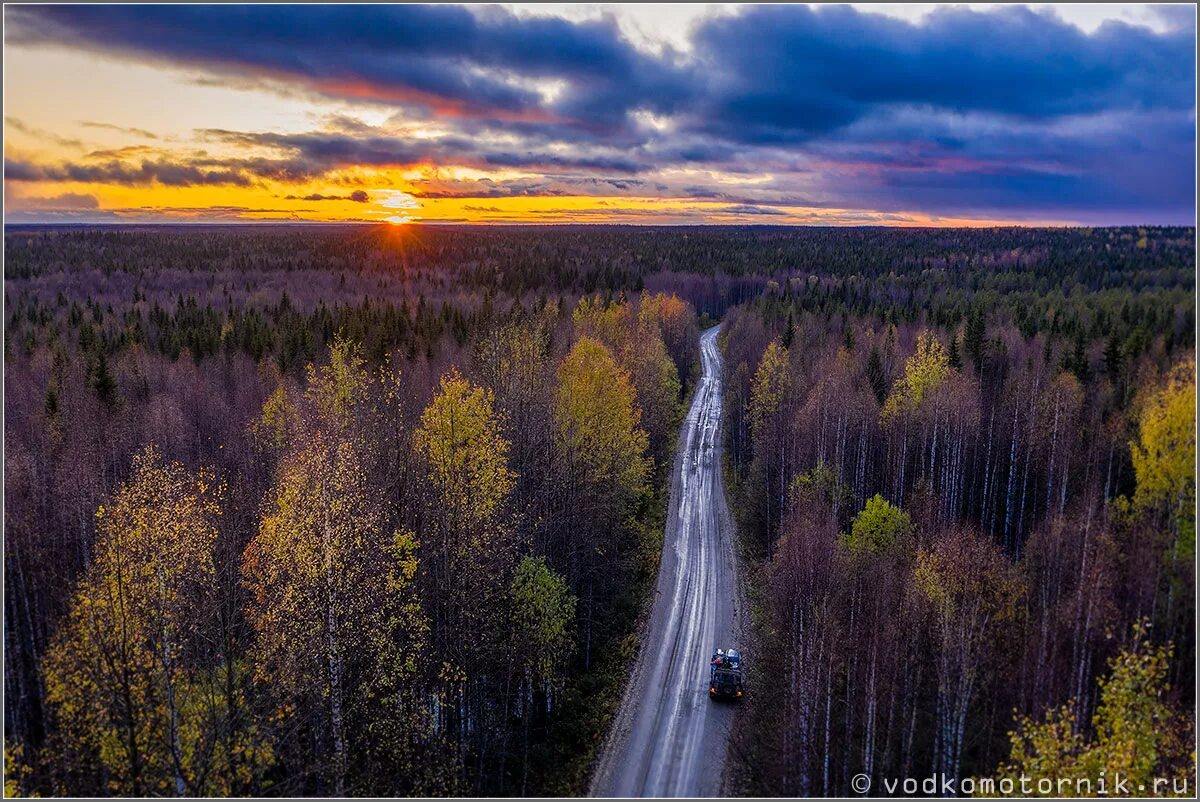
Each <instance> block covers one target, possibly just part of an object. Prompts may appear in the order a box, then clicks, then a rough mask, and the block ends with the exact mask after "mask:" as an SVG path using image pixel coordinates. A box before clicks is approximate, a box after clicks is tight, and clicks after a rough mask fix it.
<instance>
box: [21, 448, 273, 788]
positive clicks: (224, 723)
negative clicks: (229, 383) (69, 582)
mask: <svg viewBox="0 0 1200 802" xmlns="http://www.w3.org/2000/svg"><path fill="white" fill-rule="evenodd" d="M222 492H223V491H222V488H221V486H220V485H219V484H218V483H217V482H216V480H215V479H214V477H213V476H212V475H211V474H210V473H208V472H207V471H201V472H200V473H192V472H190V471H188V470H187V469H186V468H184V467H183V466H182V465H180V464H179V463H166V462H164V461H163V459H162V457H161V456H160V454H159V452H158V450H157V449H156V448H155V447H154V446H147V447H146V448H145V449H144V450H143V451H141V452H140V453H139V454H138V455H137V456H136V457H135V458H134V462H133V470H132V473H131V475H130V477H129V479H128V481H126V482H125V484H123V485H122V486H121V487H120V489H119V490H118V491H117V492H116V493H115V494H114V495H113V497H112V499H111V500H110V501H109V503H107V504H105V505H103V506H102V507H100V509H99V510H98V511H97V513H96V517H97V538H96V545H95V551H94V555H93V560H92V563H91V565H90V566H89V567H88V570H87V573H86V574H85V575H84V577H83V580H82V581H81V582H80V584H79V587H78V588H77V589H76V591H75V595H74V597H73V599H72V602H71V608H70V611H69V612H68V613H67V617H66V620H65V621H64V622H63V624H62V626H61V627H60V629H59V631H58V633H57V634H56V636H55V638H54V641H53V643H52V644H51V646H50V648H49V649H48V650H47V652H46V655H45V657H44V660H43V664H42V671H43V676H44V678H45V682H46V700H47V702H48V704H49V706H50V713H51V716H52V717H53V719H54V721H55V722H56V724H57V727H56V731H55V736H54V740H53V741H52V743H51V744H50V745H49V747H48V748H49V749H51V750H52V752H53V753H54V758H53V760H52V761H51V763H52V764H53V765H55V766H56V767H57V768H58V769H59V770H62V771H64V772H67V773H68V774H74V775H75V777H76V779H78V776H79V775H84V776H87V775H89V774H91V775H93V776H95V777H97V778H101V777H102V778H105V779H106V781H107V787H108V790H109V791H110V792H111V793H113V794H116V795H132V796H150V795H159V794H161V795H184V794H187V795H200V796H202V795H222V794H232V793H239V792H242V793H244V792H245V788H246V784H248V783H249V781H250V780H251V779H252V778H253V777H254V776H255V775H256V774H257V773H258V772H260V771H261V769H262V768H263V766H264V765H265V764H267V763H268V762H269V761H270V759H271V752H270V749H269V748H268V747H267V746H266V745H265V743H264V742H263V740H262V739H260V738H259V737H258V735H257V733H256V731H255V729H254V728H253V727H240V728H235V727H232V726H230V723H231V719H233V718H234V717H235V716H237V708H239V707H241V705H242V704H243V702H244V700H243V698H242V693H241V687H242V682H241V679H240V677H236V676H230V675H231V673H232V674H237V673H238V665H237V664H236V663H235V662H233V660H232V658H231V656H230V655H227V654H223V653H221V652H220V651H219V647H218V646H215V645H214V644H217V643H220V642H222V639H221V638H220V637H217V635H218V628H219V621H218V617H219V612H218V600H217V580H216V572H215V568H214V563H213V548H214V544H215V542H216V539H217V536H218V530H217V527H218V524H219V521H220V500H221V496H222ZM72 787H78V785H77V784H76V783H72V784H69V785H66V786H64V787H63V790H64V791H66V790H69V789H70V788H72Z"/></svg>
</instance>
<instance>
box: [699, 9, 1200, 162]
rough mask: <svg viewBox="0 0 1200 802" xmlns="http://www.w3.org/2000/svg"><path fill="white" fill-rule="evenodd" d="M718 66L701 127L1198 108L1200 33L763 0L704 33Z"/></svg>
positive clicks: (751, 131) (777, 130) (729, 135)
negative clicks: (904, 109) (919, 17)
mask: <svg viewBox="0 0 1200 802" xmlns="http://www.w3.org/2000/svg"><path fill="white" fill-rule="evenodd" d="M694 42H695V47H696V53H697V61H698V64H697V67H696V72H697V74H705V75H708V76H710V79H709V80H708V81H707V82H706V87H705V91H704V92H703V93H702V99H701V100H700V101H699V102H698V105H697V107H695V108H694V109H693V110H692V113H693V115H694V116H693V118H692V119H691V121H690V123H691V126H692V127H693V128H695V129H697V130H701V131H706V132H710V133H714V134H716V135H718V136H720V137H722V138H725V139H730V140H735V141H743V142H746V141H749V142H759V143H779V142H783V143H788V142H795V141H799V140H804V139H807V138H810V137H813V136H817V135H821V134H825V133H828V132H830V131H833V130H836V129H838V128H841V127H842V126H845V125H848V124H850V123H852V122H854V121H856V120H859V119H862V118H864V117H867V116H869V115H870V114H872V113H874V112H875V111H877V110H878V109H879V108H881V107H886V106H897V105H904V106H915V107H926V108H930V109H940V110H946V111H952V112H956V113H971V112H975V113H988V114H998V115H1008V116H1013V117H1019V118H1027V119H1050V118H1056V117H1063V116H1067V115H1080V114H1095V113H1100V112H1106V111H1114V110H1129V109H1187V108H1192V106H1193V101H1194V92H1195V80H1194V72H1195V61H1194V48H1195V39H1194V36H1193V34H1192V33H1191V32H1190V31H1186V30H1178V31H1172V32H1168V33H1164V34H1155V33H1153V32H1151V31H1150V30H1148V29H1146V28H1138V27H1132V26H1128V25H1123V24H1121V23H1116V22H1107V23H1105V24H1103V25H1102V26H1101V27H1100V28H1099V29H1098V30H1097V31H1096V32H1095V33H1092V34H1086V33H1084V32H1083V31H1081V30H1080V29H1078V28H1076V27H1075V26H1073V25H1070V24H1068V23H1065V22H1062V21H1061V20H1058V19H1056V18H1054V17H1052V16H1048V15H1046V14H1039V13H1035V12H1033V11H1030V10H1029V9H1026V8H1022V7H1008V8H1000V9H995V10H992V11H988V12H977V11H971V10H967V9H962V8H942V9H938V10H936V11H934V12H933V13H931V14H930V15H929V16H928V17H927V19H926V20H925V21H924V22H923V23H922V24H913V23H910V22H906V21H903V20H897V19H892V18H889V17H885V16H882V15H878V14H864V13H861V12H858V11H856V10H854V9H852V8H849V7H823V8H820V9H810V8H808V7H805V6H786V7H785V6H758V7H754V8H750V9H747V10H746V11H745V12H744V13H742V14H739V15H735V16H730V17H720V18H714V19H710V20H708V21H706V22H705V23H704V24H702V25H701V26H700V27H699V28H698V29H697V30H696V32H695V35H694Z"/></svg>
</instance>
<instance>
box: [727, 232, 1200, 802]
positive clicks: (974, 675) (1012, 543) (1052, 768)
mask: <svg viewBox="0 0 1200 802" xmlns="http://www.w3.org/2000/svg"><path fill="white" fill-rule="evenodd" d="M1160 233H1161V232H1147V233H1146V235H1145V237H1144V238H1141V237H1140V235H1139V239H1138V240H1136V241H1134V242H1133V249H1129V254H1128V255H1127V258H1129V259H1130V261H1129V262H1128V263H1127V264H1128V270H1127V271H1124V270H1121V269H1115V270H1112V271H1101V270H1098V269H1096V270H1092V271H1091V272H1090V275H1092V276H1093V278H1094V279H1095V282H1096V283H1095V284H1092V285H1090V286H1089V284H1088V283H1086V281H1084V280H1083V277H1084V276H1086V275H1088V274H1089V271H1087V270H1085V269H1083V268H1078V269H1070V268H1069V269H1067V270H1065V271H1063V272H1056V271H1055V268H1054V267H1053V266H1052V264H1053V260H1050V262H1049V263H1048V262H1045V261H1043V262H1040V263H1037V262H1035V263H1034V265H1035V267H1034V269H1035V270H1037V271H1045V272H1044V273H1043V275H1042V280H1041V283H1040V286H1038V285H1034V284H1024V283H1020V282H1013V283H1012V285H1011V287H1012V291H1011V292H1006V291H1005V290H1004V289H1003V286H1004V284H1005V282H1003V281H999V280H989V277H988V275H987V273H986V272H983V273H981V274H975V275H974V276H973V277H972V278H971V282H972V283H977V284H979V285H990V286H989V287H988V289H986V290H984V291H981V292H977V293H975V294H974V295H973V296H972V295H970V294H963V293H961V283H960V282H954V281H947V282H946V286H945V290H944V292H942V293H941V294H940V295H939V294H938V293H937V292H936V291H935V292H934V293H933V294H932V295H926V296H925V297H926V299H927V300H926V302H925V303H924V305H923V306H920V307H919V308H918V310H917V313H916V314H913V313H912V307H911V306H910V305H909V303H908V302H907V301H902V302H899V303H896V304H894V305H889V304H888V303H887V301H886V300H881V288H880V286H879V282H875V283H874V284H870V283H860V282H859V281H858V280H856V279H855V278H853V277H850V278H847V277H846V276H844V275H837V274H832V275H830V274H813V275H802V276H796V277H793V278H791V279H790V280H787V281H785V282H782V283H778V282H777V283H773V284H772V285H771V286H770V287H769V288H768V290H767V292H766V293H765V294H764V295H763V296H762V297H761V298H760V299H759V300H758V301H756V302H755V303H753V304H749V305H747V306H745V307H743V308H739V309H736V310H734V311H733V312H732V313H731V314H730V315H729V316H728V317H727V319H726V328H725V330H724V331H723V333H722V338H723V342H724V346H725V349H726V352H727V361H726V370H727V374H728V375H727V379H728V382H729V384H728V388H727V395H726V404H727V410H726V420H727V436H728V446H729V455H730V469H731V471H732V474H733V477H734V483H733V484H734V486H735V487H736V488H737V492H736V495H737V506H738V508H739V509H740V511H741V513H742V514H741V523H742V535H743V538H744V545H745V549H746V554H747V558H748V559H747V563H748V564H749V566H750V569H749V571H750V575H751V578H750V586H751V592H752V594H753V595H754V602H755V605H754V606H755V616H756V618H755V623H754V634H755V652H754V653H755V655H756V656H757V658H758V660H757V662H756V663H754V666H755V674H754V690H755V693H754V694H752V695H751V697H750V701H749V705H748V709H747V710H746V711H745V714H744V716H743V719H744V722H743V723H744V726H743V727H741V728H739V736H738V737H737V739H736V752H737V754H738V756H739V758H740V761H739V764H740V765H739V769H740V771H739V774H740V776H739V781H740V782H741V783H742V788H743V790H746V791H749V792H753V793H756V794H768V795H773V794H781V795H787V796H792V795H801V796H803V795H813V794H817V795H835V796H836V795H846V794H849V793H851V792H852V790H851V789H852V786H851V778H852V777H853V776H854V775H856V774H859V773H865V774H866V775H868V776H869V777H871V778H872V780H873V788H874V789H883V788H885V785H884V784H883V783H884V780H885V779H893V780H894V779H903V778H906V777H908V778H917V779H918V780H920V779H922V778H926V777H931V776H937V777H942V776H945V777H949V778H951V779H952V780H953V781H954V783H955V784H954V785H953V786H952V787H954V788H957V789H958V791H959V792H962V793H967V794H971V793H978V792H979V789H980V786H978V785H972V784H971V782H972V781H970V780H969V781H968V784H966V785H959V784H958V783H960V782H961V781H962V780H964V779H965V778H991V779H993V780H999V779H1001V778H1008V779H1010V780H1013V779H1018V778H1019V777H1020V776H1021V775H1022V774H1023V775H1025V776H1027V777H1033V778H1062V777H1065V778H1090V781H1091V783H1092V785H1091V786H1081V787H1080V788H1079V789H1076V787H1075V786H1071V787H1070V789H1069V790H1068V791H1066V792H1065V794H1064V792H1063V789H1062V788H1060V787H1057V786H1056V787H1054V788H1053V789H1052V790H1053V793H1047V789H1046V788H1042V789H1041V792H1040V793H1041V795H1045V796H1062V795H1066V796H1072V795H1074V794H1075V793H1076V791H1077V790H1079V791H1081V792H1083V793H1084V795H1095V794H1096V793H1098V792H1099V785H1098V782H1099V780H1100V778H1101V776H1107V777H1108V778H1109V780H1110V782H1111V779H1112V778H1113V777H1114V776H1123V777H1125V778H1127V779H1129V780H1131V781H1132V783H1133V784H1132V786H1131V787H1132V788H1133V790H1134V793H1135V795H1136V794H1137V789H1138V785H1139V784H1141V785H1142V787H1143V789H1153V787H1154V786H1153V785H1152V783H1153V781H1154V779H1155V778H1161V779H1163V780H1164V781H1166V780H1169V781H1170V782H1171V785H1169V786H1166V785H1163V786H1160V787H1159V790H1158V793H1159V794H1163V793H1173V794H1175V795H1191V793H1193V792H1194V789H1195V767H1194V766H1195V764H1194V760H1195V738H1194V727H1195V721H1194V717H1193V711H1194V706H1195V681H1196V675H1195V650H1196V644H1195V607H1194V595H1195V464H1194V463H1195V436H1196V419H1195V404H1196V391H1195V350H1194V341H1193V339H1192V329H1193V325H1194V311H1193V305H1194V302H1195V298H1194V295H1193V294H1192V293H1193V289H1194V287H1193V270H1194V262H1193V261H1192V257H1191V256H1190V255H1189V254H1186V253H1184V252H1179V253H1177V254H1176V256H1177V258H1178V259H1179V261H1178V263H1177V265H1176V267H1175V268H1174V269H1169V268H1165V265H1164V266H1163V267H1160V268H1157V269H1153V270H1151V269H1149V263H1147V264H1146V265H1142V264H1140V263H1139V262H1138V261H1137V259H1136V249H1149V250H1151V251H1153V250H1154V249H1155V248H1156V247H1160V246H1161V244H1158V245H1156V244H1155V243H1154V236H1155V235H1156V234H1160ZM1097 235H1098V236H1102V237H1104V236H1111V235H1112V232H1107V234H1105V233H1104V232H1093V234H1092V236H1097ZM1013 258H1014V259H1015V260H1016V261H1018V262H1019V261H1021V259H1020V257H1019V256H1017V255H1015V254H1014V256H1013ZM1123 258H1125V257H1123ZM1151 274H1154V275H1155V278H1153V279H1151V278H1150V275H1151ZM1101 276H1103V278H1101ZM906 282H912V283H913V284H915V285H917V286H924V287H929V288H931V289H932V287H933V286H936V283H927V282H926V278H925V277H920V276H916V275H905V274H903V273H901V274H898V275H894V276H889V277H888V278H886V279H885V280H884V284H885V286H886V285H890V286H897V285H904V284H905V283H906ZM1068 288H1069V289H1068ZM884 297H886V296H884ZM902 298H903V296H899V298H898V300H900V299H902ZM1185 781H1186V785H1185V784H1184V782H1185ZM937 788H938V793H940V792H941V788H942V787H941V786H940V785H938V786H937ZM1088 788H1091V793H1088V792H1087V789H1088ZM1017 789H1018V790H1017V793H1018V794H1019V793H1021V792H1020V790H1019V789H1020V786H1017ZM993 790H994V789H993ZM1011 792H1012V790H1011V788H1010V790H1009V793H1011ZM1110 792H1111V788H1110ZM1146 793H1150V791H1146Z"/></svg>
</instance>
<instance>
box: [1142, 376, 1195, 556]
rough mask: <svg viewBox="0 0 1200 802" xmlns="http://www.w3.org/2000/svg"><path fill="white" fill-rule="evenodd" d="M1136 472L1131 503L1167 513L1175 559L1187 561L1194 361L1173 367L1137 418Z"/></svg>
mask: <svg viewBox="0 0 1200 802" xmlns="http://www.w3.org/2000/svg"><path fill="white" fill-rule="evenodd" d="M1130 455H1131V456H1132V458H1133V469H1134V471H1135V473H1136V474H1137V490H1136V493H1135V495H1134V504H1135V505H1136V506H1138V507H1140V508H1142V509H1144V510H1147V511H1149V512H1151V513H1152V514H1153V513H1156V512H1159V511H1165V512H1167V513H1169V515H1170V519H1169V520H1170V523H1171V527H1172V529H1173V530H1174V535H1175V537H1174V538H1173V540H1172V545H1171V550H1172V555H1173V558H1174V559H1179V560H1183V561H1186V562H1189V563H1190V562H1191V561H1192V560H1193V558H1194V556H1195V553H1196V521H1195V504H1196V360H1195V358H1194V357H1189V358H1187V359H1185V360H1183V361H1181V362H1179V363H1178V364H1176V365H1175V366H1174V367H1173V368H1172V369H1171V370H1170V372H1168V374H1167V375H1166V377H1165V378H1164V380H1163V382H1162V383H1161V384H1160V385H1159V386H1157V387H1155V388H1153V389H1152V390H1151V391H1150V393H1149V395H1148V397H1147V398H1146V399H1145V401H1144V403H1143V404H1142V405H1141V412H1140V414H1139V416H1138V436H1137V439H1136V440H1135V441H1134V442H1132V443H1130Z"/></svg>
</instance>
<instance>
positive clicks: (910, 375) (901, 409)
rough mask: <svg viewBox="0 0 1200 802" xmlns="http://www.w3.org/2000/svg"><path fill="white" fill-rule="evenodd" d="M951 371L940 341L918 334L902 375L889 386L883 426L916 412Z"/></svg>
mask: <svg viewBox="0 0 1200 802" xmlns="http://www.w3.org/2000/svg"><path fill="white" fill-rule="evenodd" d="M950 370H951V368H950V357H949V355H948V354H947V353H946V349H945V347H943V346H942V341H941V340H939V339H938V338H937V337H936V336H935V335H934V334H933V333H932V332H929V331H923V332H921V333H920V334H918V335H917V345H916V349H915V350H914V351H913V353H912V356H910V357H909V358H908V359H907V360H906V361H905V363H904V375H903V376H901V377H900V378H899V379H898V380H897V381H896V383H895V384H894V385H893V386H892V391H891V393H890V394H889V395H888V397H887V401H885V402H884V404H883V409H882V410H881V412H880V417H881V418H882V420H883V422H884V423H890V422H891V421H894V420H896V419H897V418H899V417H900V416H902V415H905V414H910V413H912V412H914V411H916V410H917V409H918V408H919V407H920V406H921V401H923V400H924V399H925V397H926V396H927V395H929V394H930V393H932V392H933V391H934V390H936V389H937V388H938V387H940V386H941V385H942V382H944V381H945V380H946V379H947V377H949V375H950Z"/></svg>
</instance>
